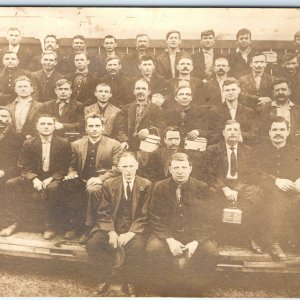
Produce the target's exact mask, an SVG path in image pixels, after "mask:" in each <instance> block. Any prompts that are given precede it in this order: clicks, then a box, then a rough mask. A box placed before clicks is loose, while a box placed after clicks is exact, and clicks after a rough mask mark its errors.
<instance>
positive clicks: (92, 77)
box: [67, 52, 97, 106]
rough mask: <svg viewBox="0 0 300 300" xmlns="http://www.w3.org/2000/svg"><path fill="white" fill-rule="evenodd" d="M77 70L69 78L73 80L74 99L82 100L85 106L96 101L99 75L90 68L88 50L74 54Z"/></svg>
mask: <svg viewBox="0 0 300 300" xmlns="http://www.w3.org/2000/svg"><path fill="white" fill-rule="evenodd" d="M74 63H75V67H76V70H75V72H74V73H73V74H71V75H68V76H67V78H68V79H69V80H70V81H71V82H72V91H73V92H72V96H71V98H72V99H73V100H76V101H79V102H82V103H83V104H84V105H85V106H86V105H90V104H91V103H93V102H94V100H95V96H94V90H95V86H96V80H97V76H96V74H94V73H92V72H91V71H90V70H89V64H90V59H89V56H88V55H87V53H86V52H77V53H75V54H74Z"/></svg>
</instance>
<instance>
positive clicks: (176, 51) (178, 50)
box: [165, 48, 180, 55]
mask: <svg viewBox="0 0 300 300" xmlns="http://www.w3.org/2000/svg"><path fill="white" fill-rule="evenodd" d="M165 51H166V52H167V53H169V55H170V51H169V49H168V48H166V49H165ZM174 52H175V53H179V52H180V49H179V48H177V49H176V50H175V51H174Z"/></svg>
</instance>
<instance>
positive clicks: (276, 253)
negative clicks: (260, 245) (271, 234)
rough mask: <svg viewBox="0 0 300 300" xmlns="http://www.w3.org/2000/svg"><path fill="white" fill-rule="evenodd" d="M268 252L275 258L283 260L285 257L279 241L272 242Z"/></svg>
mask: <svg viewBox="0 0 300 300" xmlns="http://www.w3.org/2000/svg"><path fill="white" fill-rule="evenodd" d="M270 254H271V256H272V257H273V258H274V259H275V260H279V261H284V260H287V257H286V255H285V253H284V252H283V250H282V249H281V247H280V245H279V243H273V244H272V246H271V249H270Z"/></svg>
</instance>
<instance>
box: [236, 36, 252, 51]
mask: <svg viewBox="0 0 300 300" xmlns="http://www.w3.org/2000/svg"><path fill="white" fill-rule="evenodd" d="M237 44H238V47H239V48H241V49H245V48H248V47H249V46H250V45H251V38H250V36H249V34H243V35H239V37H238V38H237Z"/></svg>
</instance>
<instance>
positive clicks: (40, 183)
mask: <svg viewBox="0 0 300 300" xmlns="http://www.w3.org/2000/svg"><path fill="white" fill-rule="evenodd" d="M32 183H33V188H34V189H35V190H37V191H38V192H40V191H41V190H42V189H43V181H41V180H39V179H38V178H37V177H36V178H34V179H33V180H32Z"/></svg>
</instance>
